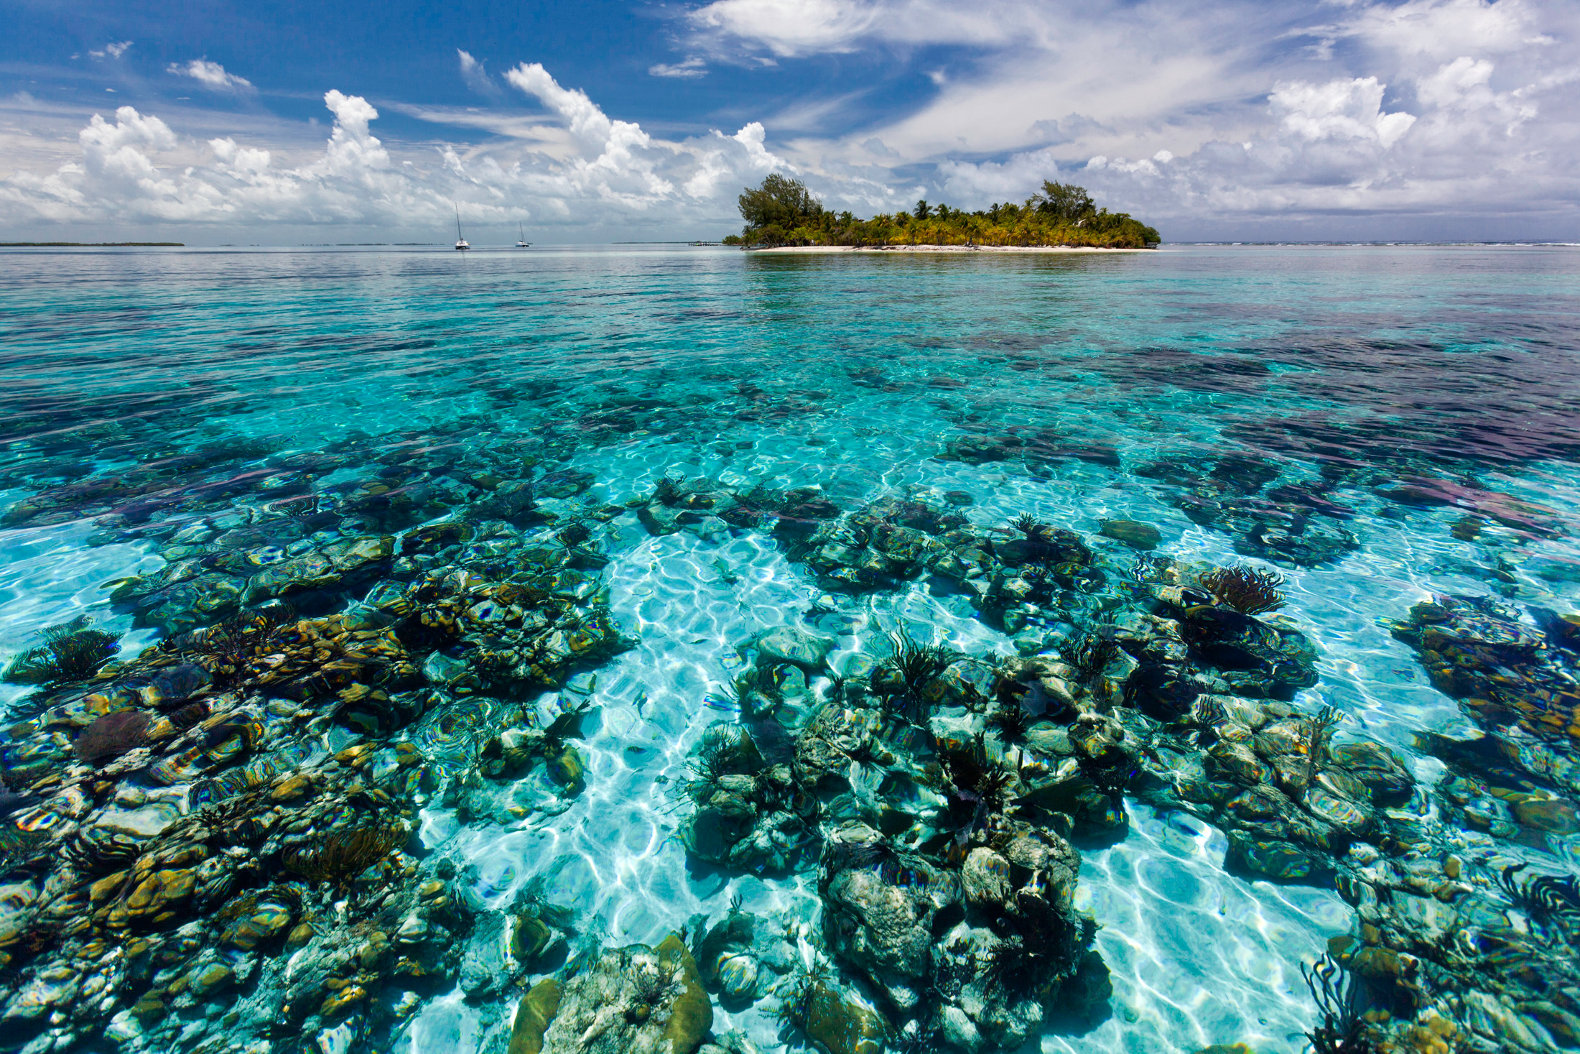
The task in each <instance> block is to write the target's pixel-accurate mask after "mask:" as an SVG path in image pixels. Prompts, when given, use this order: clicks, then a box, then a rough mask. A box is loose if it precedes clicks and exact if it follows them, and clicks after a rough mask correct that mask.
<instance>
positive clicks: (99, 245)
mask: <svg viewBox="0 0 1580 1054" xmlns="http://www.w3.org/2000/svg"><path fill="white" fill-rule="evenodd" d="M147 248H159V249H184V248H186V242H0V249H147Z"/></svg>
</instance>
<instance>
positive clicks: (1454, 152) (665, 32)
mask: <svg viewBox="0 0 1580 1054" xmlns="http://www.w3.org/2000/svg"><path fill="white" fill-rule="evenodd" d="M0 30H3V32H0V240H24V239H43V238H49V239H69V240H91V241H108V240H120V239H130V238H161V239H165V238H168V239H171V240H177V241H185V242H188V243H189V244H202V245H212V244H233V243H234V244H296V243H303V242H309V243H340V242H362V241H369V242H387V241H418V242H435V241H442V240H443V239H445V238H448V237H450V236H451V232H452V231H453V228H454V222H455V214H456V211H459V213H460V216H461V219H462V221H463V222H464V224H465V225H466V229H467V236H468V238H469V239H470V240H472V241H473V242H474V243H475V244H480V245H481V244H488V243H493V242H504V241H513V240H514V239H515V237H516V235H517V233H518V231H520V230H522V229H525V230H526V231H527V234H528V238H529V240H532V241H534V242H536V243H539V244H555V243H586V242H610V241H637V240H663V239H709V240H713V239H717V238H719V237H721V236H723V235H724V234H727V233H730V232H732V231H735V230H738V229H739V227H740V219H739V216H738V215H737V213H736V209H735V199H736V196H737V195H738V194H739V193H740V191H741V189H742V188H743V187H745V186H747V185H751V184H755V183H757V182H759V181H760V180H761V179H762V178H763V177H764V176H765V175H767V174H768V173H770V172H774V171H778V172H784V173H786V174H789V175H793V176H796V177H798V178H800V179H802V180H804V181H805V182H806V184H807V185H808V186H809V187H810V188H811V189H812V191H813V192H814V193H815V194H816V195H818V196H819V197H820V198H821V199H822V200H823V201H824V203H825V204H826V205H828V206H829V207H831V208H835V209H849V210H851V211H853V212H855V213H857V214H858V215H863V216H865V215H871V214H873V213H875V212H880V211H894V210H896V209H900V208H906V207H909V206H910V205H912V204H913V203H914V202H915V201H916V200H918V199H921V198H925V199H927V200H929V201H931V202H934V203H937V202H939V201H944V202H947V203H949V204H950V205H953V206H955V207H964V208H982V207H986V206H987V205H989V204H991V203H992V202H995V201H1009V200H1014V201H1019V200H1023V199H1025V198H1026V197H1028V196H1029V195H1031V194H1032V193H1034V192H1035V191H1036V190H1037V188H1038V187H1039V186H1040V184H1041V182H1042V181H1043V180H1045V179H1056V180H1061V181H1065V182H1075V183H1079V184H1081V185H1083V186H1085V187H1087V188H1088V189H1089V190H1090V191H1091V192H1092V194H1093V196H1094V197H1095V198H1096V199H1097V200H1098V202H1099V203H1100V204H1102V205H1105V206H1107V207H1108V208H1110V209H1113V210H1114V211H1124V212H1129V213H1131V214H1133V215H1135V216H1137V217H1138V218H1140V219H1142V220H1145V221H1146V222H1148V223H1151V224H1152V225H1153V226H1156V227H1158V228H1159V229H1160V231H1161V232H1162V233H1163V236H1164V237H1165V239H1167V240H1171V241H1194V240H1445V241H1459V240H1470V241H1481V240H1547V241H1580V0H1302V2H1296V0H711V2H684V0H675V2H654V3H630V2H615V0H577V2H574V3H572V2H542V0H538V2H531V0H517V2H509V3H507V2H502V0H454V2H450V3H446V4H437V3H432V2H426V3H423V2H416V0H379V2H378V3H364V2H360V0H341V2H340V3H338V4H332V5H331V4H324V3H322V2H318V3H313V4H307V3H298V2H287V0H246V2H237V0H69V2H62V0H0Z"/></svg>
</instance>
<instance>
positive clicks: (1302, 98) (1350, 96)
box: [1269, 77, 1415, 148]
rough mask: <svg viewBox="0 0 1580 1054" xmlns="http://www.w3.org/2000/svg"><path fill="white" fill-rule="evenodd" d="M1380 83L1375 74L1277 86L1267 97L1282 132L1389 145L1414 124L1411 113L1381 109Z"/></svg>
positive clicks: (1307, 136) (1381, 92)
mask: <svg viewBox="0 0 1580 1054" xmlns="http://www.w3.org/2000/svg"><path fill="white" fill-rule="evenodd" d="M1382 97H1383V86H1382V84H1381V83H1380V82H1379V81H1378V80H1377V78H1376V77H1357V78H1355V79H1353V80H1335V81H1328V82H1327V83H1326V84H1306V83H1303V82H1300V83H1295V84H1285V85H1281V86H1279V87H1278V89H1277V90H1275V91H1274V92H1273V94H1272V97H1271V99H1270V100H1269V102H1270V104H1271V105H1272V109H1273V112H1274V113H1275V114H1277V115H1279V117H1280V119H1281V122H1282V124H1283V127H1284V129H1285V130H1286V131H1288V132H1290V133H1291V134H1293V135H1294V136H1296V137H1297V138H1300V139H1305V140H1308V141H1316V140H1321V139H1363V140H1375V141H1376V142H1377V143H1379V144H1381V145H1382V146H1383V147H1384V148H1387V147H1390V146H1393V144H1394V143H1396V142H1398V140H1399V137H1400V136H1402V135H1404V134H1405V133H1406V132H1408V131H1409V130H1410V126H1411V125H1412V124H1415V115H1414V114H1409V113H1383V112H1382Z"/></svg>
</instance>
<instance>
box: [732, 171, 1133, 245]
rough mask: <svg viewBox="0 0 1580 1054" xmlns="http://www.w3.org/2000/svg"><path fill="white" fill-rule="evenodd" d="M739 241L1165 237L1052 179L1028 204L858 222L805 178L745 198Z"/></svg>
mask: <svg viewBox="0 0 1580 1054" xmlns="http://www.w3.org/2000/svg"><path fill="white" fill-rule="evenodd" d="M739 201H740V210H741V218H742V219H743V220H745V221H746V226H745V228H744V229H743V230H742V231H741V233H740V234H739V235H731V236H730V237H728V238H726V239H724V240H725V243H726V244H729V245H747V246H754V245H755V246H769V245H852V246H882V245H1068V246H1095V247H1103V248H1124V249H1142V248H1150V247H1152V246H1155V245H1157V244H1158V243H1159V242H1160V241H1162V239H1161V238H1160V237H1159V235H1158V232H1157V231H1156V230H1154V229H1153V228H1151V227H1148V226H1147V225H1146V224H1144V223H1142V222H1141V221H1140V220H1137V219H1135V218H1133V217H1132V216H1131V215H1130V214H1129V213H1127V212H1109V211H1108V210H1107V209H1105V208H1099V207H1098V206H1097V204H1096V202H1094V201H1093V200H1092V196H1091V195H1090V194H1088V193H1087V192H1086V188H1084V187H1078V186H1075V185H1074V184H1072V183H1056V182H1053V181H1052V180H1044V181H1043V184H1042V189H1041V190H1040V191H1039V192H1038V193H1035V194H1033V195H1032V196H1031V197H1029V198H1027V199H1026V200H1025V201H1024V202H1022V203H1020V204H1017V203H1015V202H1003V203H999V202H995V203H994V204H993V205H992V206H991V207H989V208H987V209H978V210H977V211H975V212H967V211H965V210H964V209H955V208H951V207H949V206H948V205H944V204H938V205H930V204H929V203H928V202H926V201H918V202H917V203H916V205H915V207H914V208H912V209H910V210H909V211H906V210H901V211H899V212H896V213H894V214H892V215H883V214H880V215H877V216H874V217H872V218H871V219H867V220H862V219H857V218H856V217H855V216H853V215H852V214H851V213H849V212H840V213H834V212H830V211H829V210H828V209H825V208H824V207H823V203H822V202H821V201H818V200H817V198H815V197H813V196H812V193H811V191H809V190H807V188H806V184H805V183H802V182H801V181H800V180H799V179H792V178H790V177H789V176H785V175H781V174H780V173H778V172H775V173H773V174H772V175H770V176H768V177H767V178H766V179H764V180H763V181H762V183H761V184H760V185H759V186H756V187H750V188H747V189H746V190H745V191H744V192H743V193H742V194H741V196H740V199H739Z"/></svg>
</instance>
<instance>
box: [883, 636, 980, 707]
mask: <svg viewBox="0 0 1580 1054" xmlns="http://www.w3.org/2000/svg"><path fill="white" fill-rule="evenodd" d="M890 640H891V641H893V643H894V653H893V654H892V655H890V656H889V657H888V658H886V659H884V660H883V661H882V662H880V663H878V667H877V668H878V669H879V670H884V671H886V672H889V673H892V674H893V675H895V676H896V677H898V678H899V680H900V683H901V684H902V685H904V691H903V693H902V695H903V697H904V701H905V702H908V703H910V704H912V705H913V706H915V705H916V704H920V703H921V702H922V698H923V696H922V693H923V692H924V691H925V690H926V688H927V686H928V685H930V684H932V683H933V682H934V681H936V680H937V679H938V678H939V677H942V676H943V674H944V671H945V670H947V669H949V667H950V666H952V665H954V664H955V663H956V662H958V661H959V660H960V659H962V658H964V656H963V655H962V654H961V653H960V652H958V651H955V650H954V649H953V648H950V647H948V646H946V645H942V644H920V643H918V642H917V641H916V640H915V639H914V638H913V637H911V635H910V634H909V633H907V632H905V630H904V629H903V628H902V629H901V630H900V631H899V633H897V634H894V635H893V636H891V637H890ZM901 709H902V711H903V710H904V709H906V708H904V707H901Z"/></svg>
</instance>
